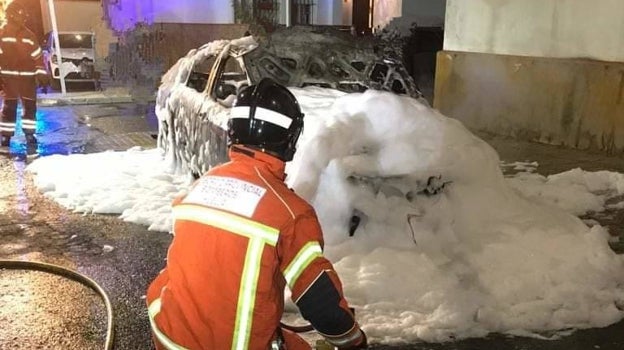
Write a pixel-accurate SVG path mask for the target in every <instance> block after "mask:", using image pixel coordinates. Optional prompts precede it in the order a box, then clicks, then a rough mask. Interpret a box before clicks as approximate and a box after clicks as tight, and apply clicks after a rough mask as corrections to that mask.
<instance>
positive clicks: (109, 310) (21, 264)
mask: <svg viewBox="0 0 624 350" xmlns="http://www.w3.org/2000/svg"><path fill="white" fill-rule="evenodd" d="M0 269H9V270H36V271H41V272H47V273H51V274H53V275H57V276H61V277H65V278H68V279H71V280H73V281H76V282H78V283H80V284H82V285H85V286H87V287H89V288H91V289H92V290H93V291H95V292H96V293H97V294H98V295H99V296H100V297H101V298H102V300H103V301H104V304H105V305H106V317H107V318H108V321H107V330H106V340H105V341H104V349H105V350H111V349H112V348H113V337H114V327H113V306H112V305H111V302H110V299H109V298H108V295H107V294H106V292H105V291H104V289H103V288H102V287H100V285H99V284H97V283H96V282H95V281H94V280H92V279H91V278H89V277H87V276H85V275H83V274H80V273H78V272H76V271H73V270H70V269H68V268H65V267H62V266H58V265H54V264H48V263H44V262H38V261H23V260H0Z"/></svg>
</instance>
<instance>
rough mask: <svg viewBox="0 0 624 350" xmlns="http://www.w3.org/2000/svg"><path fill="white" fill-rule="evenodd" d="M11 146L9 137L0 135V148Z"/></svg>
mask: <svg viewBox="0 0 624 350" xmlns="http://www.w3.org/2000/svg"><path fill="white" fill-rule="evenodd" d="M10 144H11V136H7V135H2V136H0V146H2V147H9V145H10Z"/></svg>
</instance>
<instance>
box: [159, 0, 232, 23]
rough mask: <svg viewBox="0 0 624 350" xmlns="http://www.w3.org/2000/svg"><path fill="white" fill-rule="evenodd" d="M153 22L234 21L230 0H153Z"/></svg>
mask: <svg viewBox="0 0 624 350" xmlns="http://www.w3.org/2000/svg"><path fill="white" fill-rule="evenodd" d="M156 3H157V4H158V6H156V5H154V6H153V9H154V15H153V19H154V22H157V23H210V24H225V23H234V8H233V7H232V2H231V0H220V1H215V0H212V1H206V0H175V1H158V0H154V4H156Z"/></svg>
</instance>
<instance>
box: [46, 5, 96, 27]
mask: <svg viewBox="0 0 624 350" xmlns="http://www.w3.org/2000/svg"><path fill="white" fill-rule="evenodd" d="M40 3H41V17H42V19H43V29H44V32H45V33H47V32H49V31H51V30H52V23H51V20H50V11H49V7H48V0H41V1H40ZM54 9H55V11H56V24H57V26H58V29H59V31H91V30H92V28H93V26H94V25H96V23H97V22H101V19H102V6H101V4H100V2H99V1H63V0H55V1H54Z"/></svg>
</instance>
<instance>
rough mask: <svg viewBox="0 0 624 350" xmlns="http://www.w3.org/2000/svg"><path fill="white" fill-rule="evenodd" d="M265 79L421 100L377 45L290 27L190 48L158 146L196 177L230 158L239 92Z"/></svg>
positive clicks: (163, 110) (166, 90)
mask: <svg viewBox="0 0 624 350" xmlns="http://www.w3.org/2000/svg"><path fill="white" fill-rule="evenodd" d="M264 77H271V78H273V79H274V80H276V81H278V82H280V83H281V84H283V85H285V86H288V87H297V88H305V87H308V86H315V87H320V88H327V89H334V90H336V91H342V92H344V93H353V92H363V91H365V90H367V89H378V90H387V91H392V92H395V93H397V94H405V95H409V96H412V97H414V98H419V99H422V94H421V93H420V92H419V91H418V89H417V88H416V86H415V84H414V82H413V79H412V78H411V77H410V76H409V74H408V73H407V71H406V70H405V68H404V67H403V65H402V64H401V63H400V62H399V61H398V60H396V59H392V58H390V57H384V55H383V54H380V53H379V52H378V50H376V47H375V45H374V42H373V41H372V40H362V39H361V38H358V40H355V38H353V37H351V36H350V35H349V34H347V33H342V32H338V31H332V30H328V29H319V28H314V27H292V28H284V29H282V30H278V31H276V32H275V33H273V34H272V35H271V36H269V37H268V38H266V39H264V40H259V39H258V40H257V39H256V38H254V37H252V36H247V37H243V38H239V39H235V40H217V41H213V42H210V43H207V44H205V45H203V46H202V47H200V48H198V49H193V50H191V51H190V52H189V53H188V54H187V55H186V56H185V57H183V58H181V59H179V60H178V62H177V63H176V64H175V65H174V66H173V67H172V68H170V69H169V71H168V72H167V73H166V74H165V75H164V76H163V78H162V83H161V86H160V87H159V89H158V96H157V100H156V114H157V116H158V120H159V134H158V146H159V148H161V149H163V150H164V151H165V154H166V155H167V157H169V158H170V159H169V160H170V161H172V162H173V164H174V165H175V166H176V167H177V168H179V169H181V170H183V171H188V172H190V173H192V174H193V175H194V176H199V175H201V174H202V173H203V172H205V171H206V170H208V169H209V168H210V167H212V166H215V165H217V164H220V163H223V162H224V161H226V160H227V135H226V131H225V130H226V127H227V119H228V115H229V109H230V107H231V106H232V103H233V102H234V99H235V97H236V94H237V92H238V91H240V89H242V88H243V87H245V86H248V85H252V84H255V83H257V82H258V81H260V80H261V79H262V78H264ZM302 107H303V108H304V109H305V105H304V106H302Z"/></svg>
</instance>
